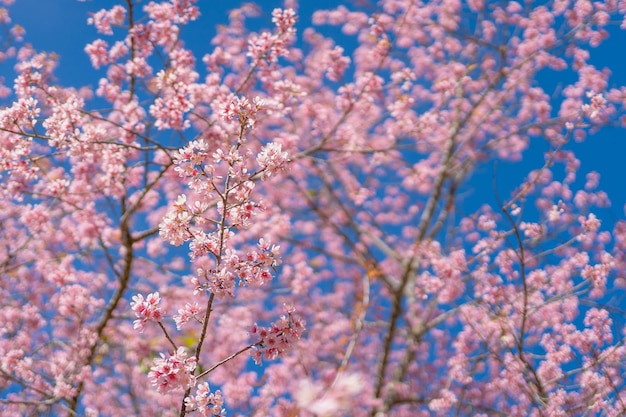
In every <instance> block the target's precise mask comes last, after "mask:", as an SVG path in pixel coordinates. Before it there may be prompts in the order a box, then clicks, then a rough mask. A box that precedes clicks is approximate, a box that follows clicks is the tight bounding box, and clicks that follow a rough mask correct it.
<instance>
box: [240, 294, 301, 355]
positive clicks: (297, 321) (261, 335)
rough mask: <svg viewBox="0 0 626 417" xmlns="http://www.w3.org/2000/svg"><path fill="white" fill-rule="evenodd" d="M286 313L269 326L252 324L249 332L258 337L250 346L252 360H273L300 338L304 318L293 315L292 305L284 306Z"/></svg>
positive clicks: (289, 348)
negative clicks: (251, 346) (252, 345)
mask: <svg viewBox="0 0 626 417" xmlns="http://www.w3.org/2000/svg"><path fill="white" fill-rule="evenodd" d="M285 312H286V314H285V315H283V316H281V317H280V320H277V321H275V322H274V323H272V324H271V325H270V326H269V327H263V326H259V325H257V324H256V323H255V324H254V326H252V329H251V330H250V334H252V335H254V336H255V337H257V338H258V341H257V342H256V344H255V345H254V347H253V348H252V352H251V356H252V359H254V362H255V363H257V364H261V362H262V361H263V359H266V360H274V359H277V358H280V357H281V356H282V355H283V354H284V353H285V352H287V351H289V350H291V349H292V348H293V346H294V344H295V343H296V342H297V341H298V340H300V337H301V336H302V333H303V332H304V330H305V322H304V320H303V319H302V318H301V317H299V316H297V315H295V314H294V313H295V308H293V306H285Z"/></svg>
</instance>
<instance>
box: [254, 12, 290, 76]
mask: <svg viewBox="0 0 626 417" xmlns="http://www.w3.org/2000/svg"><path fill="white" fill-rule="evenodd" d="M272 21H273V22H274V24H275V25H276V26H277V28H278V32H277V33H275V34H271V33H270V32H262V33H261V34H260V35H258V36H254V37H251V38H250V40H249V41H248V54H247V55H248V56H249V57H251V58H252V60H253V63H254V64H255V65H261V64H262V63H265V62H267V63H269V64H270V65H271V64H276V62H277V61H278V58H279V57H281V56H288V55H289V50H288V49H287V47H288V45H289V43H290V42H291V41H292V40H293V35H294V34H295V28H294V25H295V23H296V14H295V12H294V11H293V9H285V10H281V9H274V11H273V12H272Z"/></svg>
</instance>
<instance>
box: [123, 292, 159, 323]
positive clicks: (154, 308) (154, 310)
mask: <svg viewBox="0 0 626 417" xmlns="http://www.w3.org/2000/svg"><path fill="white" fill-rule="evenodd" d="M160 302H161V296H160V295H159V293H158V292H154V293H150V294H148V296H147V297H146V298H145V299H144V298H143V295H141V294H137V295H134V296H133V301H131V303H130V307H131V309H132V310H133V311H134V312H135V316H137V317H138V318H137V320H135V321H134V322H133V327H134V328H135V329H138V330H139V331H140V332H143V331H144V329H145V328H146V323H147V322H148V321H156V322H159V321H161V319H162V318H163V312H162V311H161V307H159V303H160Z"/></svg>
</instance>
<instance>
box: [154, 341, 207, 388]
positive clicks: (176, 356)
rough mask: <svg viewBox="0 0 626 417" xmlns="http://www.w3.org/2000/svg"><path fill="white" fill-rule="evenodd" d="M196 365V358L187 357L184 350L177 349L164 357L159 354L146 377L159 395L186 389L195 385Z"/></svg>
mask: <svg viewBox="0 0 626 417" xmlns="http://www.w3.org/2000/svg"><path fill="white" fill-rule="evenodd" d="M196 365H197V361H196V358H195V357H193V356H192V357H187V352H186V351H185V348H183V347H179V348H178V349H177V350H176V352H174V353H172V354H168V355H167V356H166V355H164V354H162V353H161V357H160V358H155V359H154V363H153V365H152V367H151V368H150V373H149V375H148V377H149V378H150V380H151V382H152V385H153V386H154V387H156V389H157V391H158V392H161V393H166V392H170V391H173V390H178V389H188V388H191V387H193V386H194V385H195V384H196V378H195V377H194V371H195V370H196Z"/></svg>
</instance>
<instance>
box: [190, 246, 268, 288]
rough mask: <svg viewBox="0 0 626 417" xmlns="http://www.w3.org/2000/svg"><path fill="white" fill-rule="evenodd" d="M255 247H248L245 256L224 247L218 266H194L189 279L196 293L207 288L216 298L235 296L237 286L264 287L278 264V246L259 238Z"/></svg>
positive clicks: (215, 248)
mask: <svg viewBox="0 0 626 417" xmlns="http://www.w3.org/2000/svg"><path fill="white" fill-rule="evenodd" d="M192 246H193V248H194V249H196V248H197V247H198V246H199V245H198V244H197V242H195V241H194V242H193V243H192ZM258 248H259V250H249V251H248V252H247V253H246V254H245V255H243V254H241V253H240V252H239V251H236V250H233V249H225V250H224V252H223V253H222V256H221V262H220V265H219V266H218V267H217V269H206V268H202V267H200V268H198V269H197V271H196V275H195V276H194V277H192V279H191V282H192V284H193V285H194V288H195V292H201V291H209V292H211V293H213V294H215V295H217V296H218V297H223V296H225V295H228V296H230V297H234V290H235V288H236V286H237V285H239V286H242V285H248V286H263V285H265V284H267V283H269V282H270V280H271V279H272V270H273V269H274V268H275V267H276V266H277V265H278V264H279V263H280V246H277V245H272V244H271V243H270V242H269V241H267V240H265V239H261V240H260V241H259V243H258ZM213 250H215V251H217V250H218V248H217V247H214V249H213ZM207 251H210V249H207ZM195 253H196V254H197V253H198V251H197V250H196V252H195Z"/></svg>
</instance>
